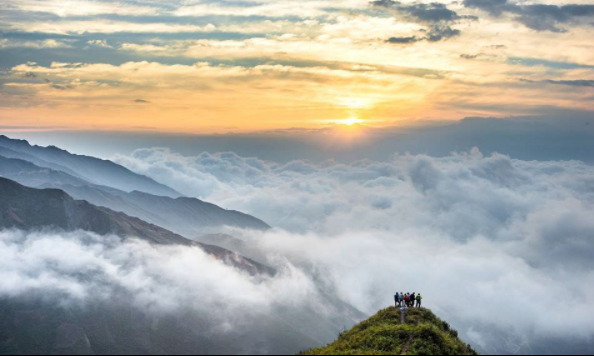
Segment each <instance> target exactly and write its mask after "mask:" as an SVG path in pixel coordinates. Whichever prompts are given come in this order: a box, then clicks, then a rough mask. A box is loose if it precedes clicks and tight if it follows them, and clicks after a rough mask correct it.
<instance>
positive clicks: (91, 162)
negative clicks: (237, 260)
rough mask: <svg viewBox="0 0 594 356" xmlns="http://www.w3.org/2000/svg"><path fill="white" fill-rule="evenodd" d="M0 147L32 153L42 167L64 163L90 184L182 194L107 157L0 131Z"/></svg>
mask: <svg viewBox="0 0 594 356" xmlns="http://www.w3.org/2000/svg"><path fill="white" fill-rule="evenodd" d="M0 147H2V148H4V149H8V150H10V151H12V152H16V153H17V154H21V155H24V156H28V157H31V156H33V157H34V160H35V162H33V161H31V162H33V163H35V164H37V165H40V166H42V167H46V168H52V169H56V168H57V167H60V166H61V167H66V169H67V170H68V171H69V172H67V173H70V174H72V173H75V175H76V176H78V177H80V178H84V179H85V180H86V181H88V182H90V183H93V184H97V185H106V186H109V187H113V188H116V189H120V190H123V191H125V192H131V191H134V190H138V191H142V192H146V193H150V194H155V195H162V196H168V197H181V196H182V194H180V193H178V192H176V191H175V190H173V189H171V188H169V187H167V186H165V185H163V184H160V183H157V182H155V181H154V180H152V179H150V178H148V177H145V176H142V175H139V174H136V173H134V172H132V171H130V170H128V169H127V168H124V167H122V166H120V165H118V164H115V163H113V162H111V161H106V160H101V159H98V158H94V157H87V156H80V155H75V154H72V153H69V152H68V151H65V150H61V149H59V148H57V147H54V146H50V147H40V146H32V145H30V144H29V142H27V141H24V140H13V139H10V138H8V137H6V136H2V135H0ZM15 158H21V159H23V158H25V157H23V156H21V157H15ZM58 170H62V169H58ZM62 171H64V170H62Z"/></svg>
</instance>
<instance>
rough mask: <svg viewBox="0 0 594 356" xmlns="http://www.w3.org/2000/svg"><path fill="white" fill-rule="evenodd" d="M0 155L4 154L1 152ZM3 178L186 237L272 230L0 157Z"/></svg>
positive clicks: (187, 201) (235, 215)
mask: <svg viewBox="0 0 594 356" xmlns="http://www.w3.org/2000/svg"><path fill="white" fill-rule="evenodd" d="M0 152H1V150H0ZM0 176H1V177H5V178H8V179H11V180H14V181H17V182H18V183H20V184H23V185H26V186H29V187H33V188H56V189H60V190H64V191H65V192H66V193H68V194H69V195H70V196H72V197H73V198H75V199H77V200H86V201H88V202H89V203H91V204H94V205H98V206H102V207H106V208H109V209H111V210H114V211H119V212H123V213H125V214H127V215H130V216H134V217H137V218H139V219H142V220H145V221H147V222H150V223H153V224H156V225H159V226H162V227H165V228H167V229H169V230H172V231H174V232H176V233H178V234H181V235H184V236H196V235H197V233H198V232H207V231H205V230H209V229H210V230H212V229H215V230H216V229H219V228H220V227H222V226H231V227H239V228H247V229H255V230H266V229H269V228H270V226H268V225H267V224H266V223H265V222H263V221H261V220H259V219H257V218H255V217H253V216H250V215H247V214H243V213H240V212H237V211H232V210H225V209H223V208H220V207H218V206H216V205H214V204H210V203H206V202H203V201H201V200H198V199H194V198H185V197H179V198H170V197H165V196H156V195H152V194H148V193H143V192H139V191H133V192H130V193H128V192H124V191H122V190H118V189H115V188H110V187H106V186H103V185H97V184H93V183H90V182H88V181H86V180H84V179H82V178H78V177H76V176H73V175H71V174H69V173H67V172H63V171H57V170H54V169H51V168H46V167H40V166H37V165H36V164H33V163H31V162H29V161H26V160H23V159H17V158H6V157H3V156H2V155H0Z"/></svg>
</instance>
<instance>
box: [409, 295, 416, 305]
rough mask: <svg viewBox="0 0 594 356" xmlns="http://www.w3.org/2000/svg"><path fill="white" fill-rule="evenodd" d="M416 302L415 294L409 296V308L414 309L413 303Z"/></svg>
mask: <svg viewBox="0 0 594 356" xmlns="http://www.w3.org/2000/svg"><path fill="white" fill-rule="evenodd" d="M416 300H417V293H413V294H412V295H411V296H410V307H411V308H414V307H415V301H416Z"/></svg>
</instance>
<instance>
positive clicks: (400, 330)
mask: <svg viewBox="0 0 594 356" xmlns="http://www.w3.org/2000/svg"><path fill="white" fill-rule="evenodd" d="M302 355H478V353H477V352H476V351H474V350H473V349H472V348H471V347H470V346H469V345H467V344H465V343H464V342H462V341H461V340H460V339H459V338H458V332H456V331H455V330H452V328H451V327H450V325H449V324H448V323H446V322H443V321H441V320H440V319H439V318H438V317H436V316H435V314H433V313H432V312H431V311H430V310H428V309H424V308H419V309H409V310H407V311H406V316H405V323H404V325H402V324H400V310H399V309H396V308H393V307H392V308H388V309H385V310H382V311H380V312H379V313H378V314H377V315H375V316H373V317H371V318H370V319H368V320H366V321H364V322H362V323H360V324H359V325H357V326H355V327H354V328H353V329H351V330H349V331H347V332H345V333H343V334H342V335H340V337H339V338H338V340H336V341H335V342H334V343H332V344H330V345H328V346H326V347H322V348H318V349H312V350H309V351H306V352H304V353H302Z"/></svg>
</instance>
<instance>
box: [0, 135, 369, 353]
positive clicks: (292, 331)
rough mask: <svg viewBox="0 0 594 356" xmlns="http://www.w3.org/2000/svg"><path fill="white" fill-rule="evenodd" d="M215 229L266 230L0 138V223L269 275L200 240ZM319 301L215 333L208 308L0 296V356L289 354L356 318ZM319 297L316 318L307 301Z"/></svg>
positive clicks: (341, 306)
mask: <svg viewBox="0 0 594 356" xmlns="http://www.w3.org/2000/svg"><path fill="white" fill-rule="evenodd" d="M225 226H231V227H239V228H246V229H260V230H265V229H268V228H269V226H268V225H267V224H266V223H264V222H263V221H261V220H259V219H257V218H255V217H252V216H250V215H246V214H242V213H240V212H236V211H229V210H225V209H222V208H220V207H218V206H216V205H213V204H210V203H206V202H203V201H201V200H198V199H193V198H187V197H183V196H181V194H179V193H177V192H175V190H173V189H171V188H168V187H167V186H165V185H162V184H160V183H158V182H155V181H153V180H151V179H149V178H147V177H144V176H142V175H138V174H136V173H133V172H131V171H129V170H127V169H125V168H124V167H121V166H118V165H117V164H115V163H113V162H109V161H103V160H99V159H96V158H92V157H84V156H77V155H73V154H70V153H68V152H66V151H63V150H60V149H58V148H55V147H48V148H43V147H37V146H31V145H30V144H29V143H27V142H26V141H16V140H11V139H9V138H7V137H5V136H0V230H5V229H19V230H24V231H45V230H51V231H54V232H58V233H59V232H60V231H78V230H84V231H89V232H93V233H95V234H98V235H99V236H107V235H117V236H118V237H120V238H122V239H129V238H137V239H141V240H144V241H147V242H149V243H151V244H154V245H180V246H188V247H197V248H201V249H202V250H204V251H205V252H206V253H208V254H210V255H212V256H214V257H216V258H217V259H218V260H220V261H222V262H223V263H225V264H227V265H229V266H232V267H234V268H237V269H238V270H241V271H243V272H245V274H246V278H252V279H253V280H262V281H264V280H266V279H267V278H276V276H277V273H276V271H275V270H273V269H272V268H270V267H267V266H266V265H264V264H262V263H259V262H256V261H257V259H261V261H265V260H266V256H265V255H264V254H263V253H262V251H258V249H257V248H255V247H254V246H250V244H249V243H246V242H244V241H242V240H240V239H237V238H235V237H232V236H228V235H223V234H220V233H216V234H210V235H205V234H206V233H211V232H218V231H220V229H222V228H223V227H225ZM184 236H186V237H191V238H194V239H195V240H196V241H192V240H190V239H187V238H186V237H184ZM243 252H245V253H246V254H249V257H246V256H245V255H243ZM252 256H253V257H252ZM65 258H68V256H65ZM192 272H193V273H196V274H208V273H209V272H210V271H208V270H201V271H192ZM81 273H83V272H81ZM250 276H251V277H250ZM83 278H84V276H83ZM224 282H225V281H221V283H224ZM204 293H208V291H204ZM233 293H238V294H241V293H242V291H241V290H237V291H233ZM320 298H321V299H322V300H323V301H322V300H316V301H312V305H304V306H300V307H295V306H292V305H290V303H289V304H287V305H284V306H279V307H275V308H274V310H269V311H267V312H266V313H260V314H258V315H257V316H251V317H252V318H253V319H250V320H249V325H242V326H238V327H236V328H233V329H232V330H225V331H223V329H227V326H222V325H218V324H217V322H216V320H211V319H212V318H211V316H212V314H211V315H210V316H209V313H206V314H205V313H202V314H201V313H200V312H196V311H195V310H190V309H188V310H184V311H183V312H181V313H174V314H173V315H159V314H154V313H151V312H149V311H143V310H140V309H139V308H138V307H135V306H134V305H132V303H130V300H129V296H127V295H125V294H117V295H114V296H113V297H111V298H110V300H108V301H97V302H96V303H85V305H64V304H62V303H61V302H60V301H59V300H58V301H56V300H53V299H51V298H48V297H47V296H45V295H43V293H41V294H37V293H31V294H27V295H23V296H19V297H18V298H12V297H9V296H0V354H255V353H257V354H287V353H296V352H298V351H301V350H305V349H308V348H311V347H314V346H319V345H323V344H324V343H327V342H329V341H331V340H332V339H333V338H334V337H335V336H336V333H337V332H338V330H340V329H341V328H342V327H344V326H345V325H352V324H354V323H355V322H356V320H360V318H362V315H361V313H360V312H359V311H357V310H356V309H354V308H352V307H351V306H349V305H347V304H345V303H344V302H342V301H340V300H338V299H337V298H336V297H333V296H332V293H327V292H323V291H320ZM198 302H199V301H198ZM320 302H323V303H324V306H325V308H327V315H321V314H320V312H319V310H318V309H316V308H315V307H314V306H315V305H317V303H320ZM180 307H181V308H183V307H184V306H180ZM238 312H239V313H240V314H241V313H245V314H246V315H251V314H253V313H254V311H251V310H246V311H238ZM210 313H215V314H216V313H217V311H216V310H213V311H210ZM233 317H234V318H235V317H241V316H240V315H238V316H233Z"/></svg>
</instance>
